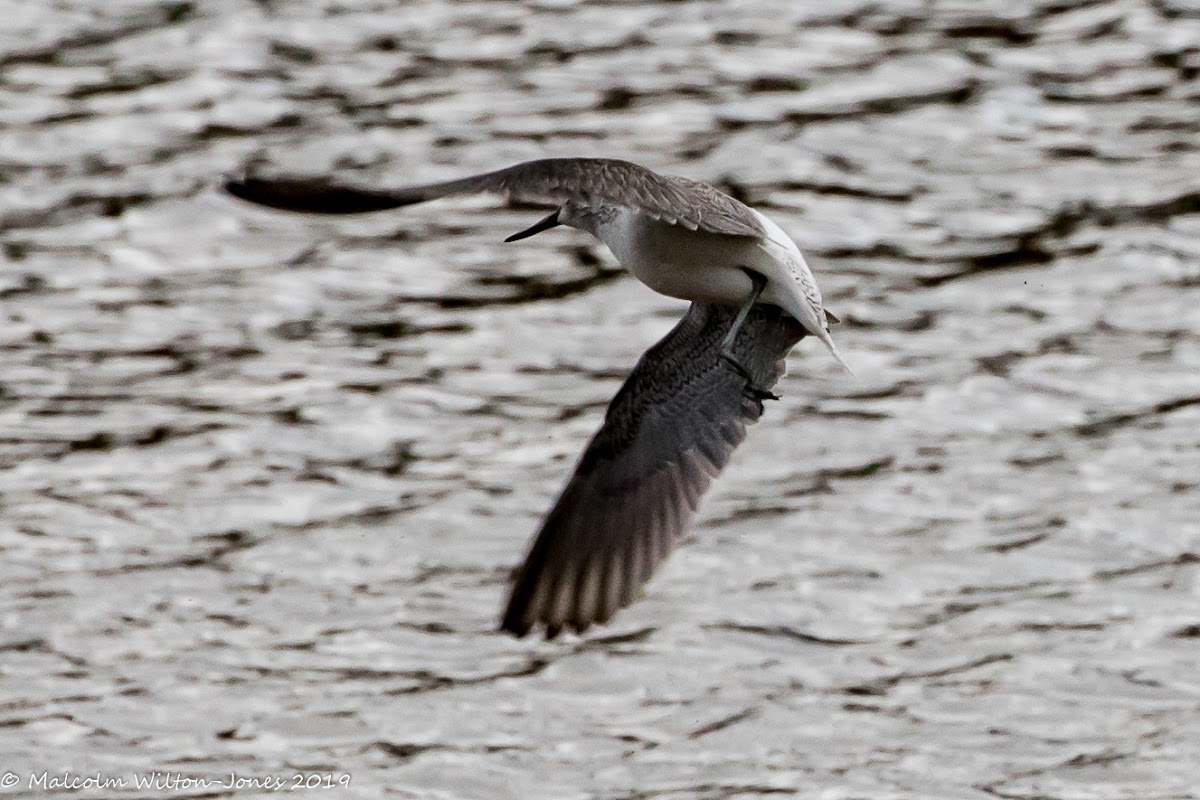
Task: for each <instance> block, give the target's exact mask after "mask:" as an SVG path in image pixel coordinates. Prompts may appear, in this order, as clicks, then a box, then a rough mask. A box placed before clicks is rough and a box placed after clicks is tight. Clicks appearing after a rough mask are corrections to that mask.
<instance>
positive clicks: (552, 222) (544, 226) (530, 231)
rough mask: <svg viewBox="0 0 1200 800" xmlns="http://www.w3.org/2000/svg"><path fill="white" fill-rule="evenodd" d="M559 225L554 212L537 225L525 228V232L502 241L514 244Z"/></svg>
mask: <svg viewBox="0 0 1200 800" xmlns="http://www.w3.org/2000/svg"><path fill="white" fill-rule="evenodd" d="M561 224H562V223H560V222H559V221H558V210H555V212H554V213H553V214H551V215H550V216H548V217H546V218H545V219H544V220H542V221H541V222H539V223H537V224H536V225H533V226H532V227H529V228H526V229H525V230H523V231H521V232H520V233H514V234H513V235H512V236H510V237H508V238H507V239H505V240H504V241H506V242H515V241H518V240H520V239H528V238H529V237H530V236H533V235H534V234H536V233H541V232H542V231H548V230H550V229H551V228H555V227H557V226H559V225H561Z"/></svg>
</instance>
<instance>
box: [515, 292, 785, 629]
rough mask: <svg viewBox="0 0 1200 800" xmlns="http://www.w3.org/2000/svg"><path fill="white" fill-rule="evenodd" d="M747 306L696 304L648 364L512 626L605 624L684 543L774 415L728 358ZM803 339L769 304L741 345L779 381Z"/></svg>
mask: <svg viewBox="0 0 1200 800" xmlns="http://www.w3.org/2000/svg"><path fill="white" fill-rule="evenodd" d="M735 312H736V309H729V308H725V307H722V306H714V305H709V304H705V303H693V304H692V306H691V308H690V309H689V310H688V313H687V315H686V316H685V317H684V318H683V319H682V320H681V321H680V322H679V324H678V325H676V326H675V328H674V329H672V330H671V332H670V333H668V334H667V335H666V336H665V337H664V338H663V339H662V341H660V342H659V343H658V344H656V345H655V346H654V347H652V348H650V350H648V351H647V352H646V354H645V355H643V356H642V358H641V360H639V361H638V364H637V366H636V367H635V368H634V370H633V373H632V374H631V375H630V376H629V378H628V379H627V380H626V381H625V384H624V385H623V386H622V387H621V390H620V391H619V392H618V393H617V395H616V397H614V398H613V400H612V403H611V404H610V405H609V407H608V412H607V414H606V415H605V420H604V425H603V427H601V428H600V431H599V432H598V433H597V434H596V436H595V437H594V438H593V439H592V441H591V443H590V444H588V446H587V449H586V450H585V451H584V453H583V457H582V458H581V459H580V461H579V464H578V465H577V466H576V468H575V473H574V475H573V476H572V477H571V479H570V481H569V482H568V483H567V485H566V487H565V488H564V489H563V492H562V494H561V496H560V497H559V499H558V502H556V503H555V505H554V507H553V509H551V511H550V513H549V514H547V516H546V518H545V521H544V522H543V523H542V528H541V530H540V531H539V533H538V535H537V538H536V539H535V540H534V543H533V546H532V548H531V549H530V551H529V555H528V556H527V558H526V559H525V563H524V565H523V566H522V567H521V568H520V569H519V570H518V572H517V574H516V578H515V580H514V583H513V589H512V594H511V595H510V598H509V601H508V607H507V608H506V610H505V612H504V617H503V619H502V621H501V628H502V629H504V630H507V631H511V632H512V633H515V634H516V635H518V636H523V635H525V634H526V633H528V632H529V631H530V630H531V629H532V628H533V627H534V626H535V625H537V624H542V625H544V626H545V628H546V634H547V636H548V637H553V636H555V635H557V634H558V633H559V632H560V631H561V630H563V629H574V630H576V631H580V632H582V631H584V630H586V629H587V628H588V626H590V625H592V624H593V623H602V622H605V621H606V620H608V619H609V617H611V616H612V614H613V613H614V612H615V611H616V610H617V609H620V608H623V607H625V606H627V605H629V604H630V603H631V602H632V601H633V600H634V598H635V597H636V596H637V594H638V592H639V591H640V590H641V587H642V585H643V584H644V583H645V582H646V581H647V580H648V579H649V578H650V575H651V574H652V573H653V571H654V569H655V567H657V566H658V564H659V563H660V562H661V561H662V560H663V558H665V557H666V555H667V554H668V553H669V552H670V551H671V549H672V548H673V547H674V546H675V544H676V543H677V542H678V540H679V537H680V535H681V534H682V533H683V531H684V529H685V528H686V527H687V524H688V522H689V520H690V519H691V517H692V514H693V512H694V511H695V510H696V506H697V504H698V502H699V500H700V497H701V496H702V495H703V494H704V492H705V491H706V490H707V489H708V486H709V484H710V483H711V482H712V479H713V478H715V477H716V476H717V474H719V473H720V471H721V469H722V468H723V467H724V466H725V464H726V463H727V462H728V461H729V456H730V454H731V453H732V452H733V450H734V449H735V448H736V447H737V446H738V445H739V444H740V443H741V442H742V440H743V439H744V438H745V436H746V426H747V425H749V424H751V423H753V422H755V421H757V420H758V418H759V417H760V416H761V415H762V412H763V404H762V400H761V399H760V398H759V397H758V395H757V394H756V393H755V392H754V391H752V390H749V389H748V384H747V380H746V377H745V376H742V375H740V374H739V373H738V372H737V371H735V370H734V369H733V368H732V367H730V365H729V364H728V362H727V361H726V360H725V359H723V358H722V357H721V355H720V342H721V338H722V337H723V336H724V335H725V333H726V331H728V330H729V326H730V323H731V322H732V320H733V316H734V314H735ZM803 335H804V329H803V328H802V327H801V326H800V324H799V323H798V322H796V321H795V320H793V319H792V318H791V317H789V316H787V315H786V314H784V313H783V312H782V311H780V310H779V309H778V308H775V307H771V306H757V307H755V308H754V310H753V311H752V312H751V313H750V316H749V317H748V318H747V320H746V322H745V324H744V325H743V327H742V329H741V331H740V333H739V334H738V337H737V339H736V341H735V343H734V353H735V355H736V357H737V359H738V360H739V361H740V362H741V364H742V365H743V366H744V367H745V368H746V370H747V371H748V372H749V373H750V376H751V378H752V382H753V383H754V384H756V385H757V386H758V387H761V388H763V389H769V388H770V387H772V386H774V385H775V383H776V381H777V380H778V379H779V377H780V376H781V375H782V374H783V359H784V357H785V356H786V355H787V353H788V352H789V351H790V350H791V349H792V347H793V346H794V345H795V344H796V342H798V341H799V340H800V339H801V338H802V336H803Z"/></svg>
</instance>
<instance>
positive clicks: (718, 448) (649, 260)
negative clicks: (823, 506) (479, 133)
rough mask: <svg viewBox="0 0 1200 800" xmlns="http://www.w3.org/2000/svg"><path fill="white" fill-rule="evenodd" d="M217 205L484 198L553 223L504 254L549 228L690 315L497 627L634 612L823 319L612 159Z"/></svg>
mask: <svg viewBox="0 0 1200 800" xmlns="http://www.w3.org/2000/svg"><path fill="white" fill-rule="evenodd" d="M225 189H226V191H228V192H229V193H230V194H232V195H234V196H235V197H238V198H241V199H243V200H247V201H250V202H252V203H256V204H258V205H263V206H267V207H270V208H276V209H282V210H287V211H298V212H307V213H313V214H359V213H366V212H373V211H383V210H386V209H391V208H398V207H401V206H407V205H412V204H415V203H422V202H425V201H428V200H435V199H439V198H443V197H451V196H458V195H469V194H479V193H488V194H497V195H502V196H506V197H507V198H508V199H509V200H510V201H515V202H519V203H522V204H532V205H543V206H547V207H551V208H553V209H554V210H553V212H552V213H550V215H549V216H547V217H545V218H544V219H542V220H540V221H539V222H537V223H536V224H534V225H532V226H531V227H529V228H527V229H525V230H523V231H520V232H519V233H515V234H513V235H512V236H510V237H508V238H507V239H505V241H506V242H512V241H517V240H519V239H524V238H527V237H529V236H533V235H535V234H537V233H541V232H542V231H546V230H549V229H551V228H554V227H556V226H558V225H566V226H569V227H573V228H578V229H580V230H584V231H587V232H588V233H591V234H592V235H594V236H595V237H596V238H598V239H600V240H601V241H602V242H604V243H605V244H606V245H608V248H609V249H610V250H611V251H612V252H613V254H614V255H615V256H616V258H617V260H618V261H620V262H621V264H622V265H623V266H624V267H626V268H627V269H628V270H629V271H630V272H632V273H633V274H634V276H635V277H637V278H638V279H639V280H641V281H642V282H643V283H644V284H646V285H647V286H649V287H650V288H651V289H653V290H655V291H657V292H660V293H661V294H665V295H668V296H670V297H676V298H679V299H683V300H689V301H691V303H692V305H691V307H690V308H689V309H688V313H687V314H686V315H685V316H684V318H683V319H682V320H681V321H680V322H679V323H678V324H677V325H676V326H675V328H674V329H672V330H671V332H670V333H668V334H667V335H666V336H665V337H664V338H663V339H662V340H661V341H659V342H658V344H656V345H654V346H653V347H652V348H650V350H648V351H647V352H646V353H645V354H644V355H643V356H642V358H641V359H640V360H639V361H638V364H637V366H636V367H635V368H634V370H633V372H632V373H631V375H630V376H629V378H628V379H627V380H626V381H625V383H624V385H623V386H622V387H621V389H620V390H619V391H618V392H617V395H616V396H615V397H614V398H613V400H612V402H611V403H610V405H609V407H608V411H607V413H606V415H605V420H604V425H603V426H602V427H601V429H600V431H599V432H597V434H596V435H595V437H593V439H592V441H591V442H590V443H589V444H588V446H587V448H586V449H585V450H584V453H583V456H582V458H581V459H580V461H579V463H578V464H577V465H576V468H575V472H574V474H573V475H572V477H571V479H570V480H569V481H568V483H567V485H566V487H565V488H564V489H563V492H562V494H561V495H560V496H559V498H558V501H557V502H556V503H555V505H554V507H553V508H552V509H551V510H550V512H549V513H548V514H547V515H546V517H545V519H544V520H543V522H542V526H541V529H540V531H539V532H538V534H537V536H536V537H535V538H534V542H533V545H532V547H531V549H530V551H529V554H528V556H527V557H526V559H525V562H524V564H523V565H522V566H521V567H520V568H519V569H518V570H517V572H516V574H515V577H514V581H513V586H512V590H511V594H510V596H509V601H508V604H507V607H506V608H505V611H504V615H503V617H502V619H501V623H500V627H501V629H503V630H506V631H509V632H511V633H514V634H516V635H517V636H524V635H525V634H527V633H528V632H529V631H530V630H532V629H533V628H534V627H536V626H537V625H539V624H541V625H543V626H544V627H545V633H546V636H547V638H553V637H555V636H557V635H558V634H559V633H560V632H561V631H562V630H564V629H572V630H575V631H576V632H578V633H582V632H584V631H585V630H587V628H588V627H589V626H591V625H593V624H600V623H604V622H607V621H608V619H609V618H610V617H611V616H612V615H613V614H614V613H615V612H616V611H617V610H618V609H620V608H624V607H625V606H627V605H629V604H630V603H632V602H633V600H634V599H636V596H637V594H638V593H639V592H640V590H641V587H642V585H643V584H644V583H645V582H646V581H647V580H649V578H650V576H651V574H652V573H653V571H654V569H655V567H657V566H658V564H659V563H660V562H661V561H662V560H663V559H664V558H665V557H666V556H667V554H668V553H669V552H670V550H671V549H672V547H673V546H674V544H675V543H676V542H677V541H678V540H679V538H680V537H681V536H682V534H683V531H684V530H685V529H686V527H687V524H688V522H689V521H690V519H691V516H692V514H693V513H694V511H695V509H696V507H697V505H698V503H699V500H700V497H701V496H702V495H703V493H704V492H705V491H706V490H707V489H708V486H709V484H710V483H711V482H712V479H713V478H714V477H716V476H717V475H718V474H719V473H720V471H721V470H722V469H723V468H724V466H725V464H726V463H727V462H728V460H729V457H730V455H731V454H732V452H733V450H734V448H736V447H737V445H738V444H740V443H741V441H742V440H743V439H744V438H745V435H746V434H745V429H746V426H747V425H749V424H751V423H753V422H755V421H756V420H757V419H758V418H759V417H760V416H761V415H762V412H763V401H764V400H766V399H776V397H775V395H774V394H772V392H771V389H772V387H773V386H774V385H775V383H776V382H777V381H778V379H779V378H780V377H781V376H782V374H783V359H784V357H785V356H786V355H787V353H788V352H789V351H790V350H791V349H792V347H793V346H794V345H795V344H796V343H797V342H798V341H800V339H801V338H803V337H804V336H806V335H811V336H815V337H816V338H817V339H819V340H820V341H821V342H822V343H824V345H825V346H826V347H827V348H828V349H829V351H830V352H831V353H832V354H833V356H834V358H836V359H837V361H838V363H839V364H841V365H842V366H843V367H844V368H845V369H846V370H847V371H850V372H851V374H852V375H853V372H852V371H851V370H850V367H849V365H847V364H846V362H845V361H844V360H843V359H842V357H841V355H840V354H839V353H838V350H837V348H836V347H835V346H834V343H833V339H832V337H831V336H830V334H829V323H830V322H831V321H833V322H836V321H837V318H836V317H834V316H833V315H832V314H831V313H829V312H827V311H826V310H825V309H824V307H823V305H822V301H821V292H820V290H819V289H818V288H817V284H816V280H815V279H814V277H813V275H812V272H811V271H810V270H809V268H808V265H807V264H806V263H805V261H804V257H803V256H801V254H800V250H799V248H797V247H796V245H795V243H794V242H793V241H792V240H791V238H789V237H788V235H787V234H786V233H784V232H783V230H782V229H781V228H780V227H779V226H778V225H776V224H775V223H774V222H772V221H771V220H769V219H768V218H767V217H765V216H764V215H762V214H760V213H759V212H758V211H755V210H754V209H752V208H750V207H748V206H746V205H744V204H743V203H741V202H739V201H738V200H736V199H734V198H732V197H730V196H729V195H727V194H724V193H722V192H721V191H719V190H718V189H716V188H714V187H712V186H710V185H708V184H706V183H700V182H697V181H693V180H689V179H687V178H679V177H673V176H667V175H659V174H658V173H656V172H653V171H651V170H649V169H646V168H645V167H642V166H639V165H637V164H633V163H631V162H628V161H620V160H615V159H602V158H552V159H539V160H536V161H527V162H524V163H521V164H517V165H515V166H512V167H508V168H507V169H501V170H496V171H494V172H487V173H483V174H479V175H472V176H469V177H466V178H460V179H458V180H452V181H445V182H442V183H433V184H424V185H415V186H405V187H400V188H395V189H367V188H362V187H356V186H350V185H347V184H343V183H338V182H336V181H332V180H330V179H328V178H323V177H295V176H279V177H273V178H272V177H260V176H257V175H244V176H236V177H230V178H228V179H227V180H226V183H225Z"/></svg>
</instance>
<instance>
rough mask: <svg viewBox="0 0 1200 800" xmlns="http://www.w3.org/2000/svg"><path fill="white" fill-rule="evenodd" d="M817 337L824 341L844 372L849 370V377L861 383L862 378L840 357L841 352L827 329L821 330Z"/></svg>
mask: <svg viewBox="0 0 1200 800" xmlns="http://www.w3.org/2000/svg"><path fill="white" fill-rule="evenodd" d="M817 337H818V338H819V339H820V340H821V341H822V342H824V343H825V346H826V347H828V348H829V352H830V353H832V354H833V357H834V358H836V359H837V362H838V363H839V364H841V365H842V369H844V370H846V372H849V373H850V377H852V378H854V380H856V381H858V382H859V383H862V382H863V381H862V378H860V377H858V373H856V372H855V371H854V370H852V369H851V368H850V365H849V364H847V363H846V359H844V358H842V354H841V353H839V352H838V349H837V346H836V345H835V344H834V343H833V337H832V336H830V335H829V331H821V333H819V334H817Z"/></svg>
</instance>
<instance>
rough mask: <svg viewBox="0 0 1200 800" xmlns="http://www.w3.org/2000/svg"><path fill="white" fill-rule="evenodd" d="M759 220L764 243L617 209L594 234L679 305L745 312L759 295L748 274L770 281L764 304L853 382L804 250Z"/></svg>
mask: <svg viewBox="0 0 1200 800" xmlns="http://www.w3.org/2000/svg"><path fill="white" fill-rule="evenodd" d="M754 215H755V216H757V217H758V219H759V222H761V223H762V226H763V228H764V229H765V231H766V236H765V237H764V238H761V239H753V238H750V237H746V236H722V235H719V234H713V233H706V232H703V231H692V230H688V229H687V228H685V227H683V226H682V225H671V224H669V223H666V222H662V221H659V220H655V219H652V218H650V217H648V216H646V215H645V214H641V213H639V212H637V211H634V210H632V209H620V210H618V211H617V213H616V214H615V215H614V216H613V217H612V219H610V220H607V221H606V222H604V223H602V224H601V225H599V226H598V229H597V230H596V231H594V233H595V235H596V236H597V237H598V238H599V239H600V240H601V241H602V242H604V243H605V244H606V245H608V248H609V249H610V250H612V252H613V255H615V256H616V257H617V260H618V261H620V262H621V265H622V266H624V267H625V268H626V269H628V270H629V271H630V272H632V273H633V275H634V276H635V277H636V278H637V279H638V280H640V281H641V282H642V283H644V284H646V285H647V286H649V287H650V288H651V289H653V290H654V291H656V292H659V293H661V294H665V295H667V296H669V297H677V298H679V299H681V300H690V301H699V302H709V303H720V304H724V305H735V306H736V305H740V304H742V303H744V302H745V301H746V299H747V298H748V297H749V296H750V293H751V292H752V291H753V290H754V284H753V282H752V281H751V280H750V276H749V275H747V274H746V270H747V269H749V270H753V271H754V272H757V273H758V274H760V275H762V276H763V277H765V278H766V279H767V287H766V289H765V290H764V291H763V294H762V298H761V300H760V302H763V303H769V304H771V305H776V306H779V307H780V308H782V309H783V310H784V311H786V312H788V313H789V314H791V315H792V316H793V317H795V318H796V320H797V321H799V322H800V324H801V325H803V326H804V329H805V330H807V331H808V332H809V333H811V334H812V335H814V336H816V337H817V338H818V339H820V340H821V341H822V342H824V343H825V345H826V346H827V347H828V348H829V350H830V352H832V353H833V356H834V358H836V359H837V360H838V363H840V364H841V365H842V366H843V367H844V368H845V369H846V370H847V371H848V372H850V374H851V375H853V374H854V371H853V370H851V369H850V367H849V365H848V364H846V362H845V361H844V360H843V359H842V357H841V355H840V354H839V353H838V351H837V348H836V347H834V344H833V339H832V338H830V336H829V324H828V322H827V321H826V318H825V310H824V308H823V307H822V304H821V290H820V289H818V288H817V282H816V279H815V278H814V277H813V274H812V271H811V270H810V269H809V268H808V264H807V263H805V261H804V256H802V255H801V254H800V249H799V248H798V247H796V243H795V242H793V241H792V240H791V238H790V237H789V236H788V235H787V234H786V233H784V232H783V229H782V228H780V227H779V226H778V225H776V224H775V223H774V222H772V221H771V220H769V219H767V217H765V216H763V215H762V214H760V213H758V212H757V211H754Z"/></svg>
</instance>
